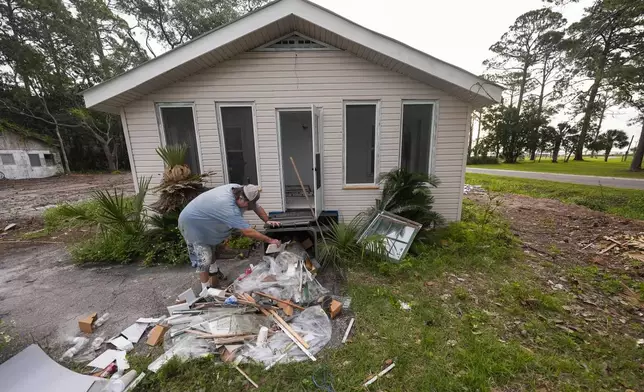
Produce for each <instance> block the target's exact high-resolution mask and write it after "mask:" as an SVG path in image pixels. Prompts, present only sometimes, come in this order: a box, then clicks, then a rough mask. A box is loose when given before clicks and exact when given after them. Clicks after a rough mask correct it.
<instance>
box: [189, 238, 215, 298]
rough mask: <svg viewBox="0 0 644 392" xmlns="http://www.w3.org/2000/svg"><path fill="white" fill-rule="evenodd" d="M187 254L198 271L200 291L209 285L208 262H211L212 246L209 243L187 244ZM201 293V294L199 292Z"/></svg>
mask: <svg viewBox="0 0 644 392" xmlns="http://www.w3.org/2000/svg"><path fill="white" fill-rule="evenodd" d="M188 254H189V256H190V262H191V263H192V266H193V267H195V268H197V272H199V281H200V283H201V292H202V293H203V292H204V291H205V290H207V289H208V288H209V287H210V283H209V281H210V274H209V272H210V264H211V262H212V248H211V247H210V245H202V244H188ZM200 295H201V294H200Z"/></svg>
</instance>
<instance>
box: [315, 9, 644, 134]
mask: <svg viewBox="0 0 644 392" xmlns="http://www.w3.org/2000/svg"><path fill="white" fill-rule="evenodd" d="M312 1H313V2H315V3H317V4H320V5H321V6H323V7H325V8H328V9H330V10H331V11H333V12H335V13H337V14H339V15H342V16H344V17H346V18H349V19H351V20H352V21H354V22H356V23H358V24H360V25H362V26H364V27H367V28H369V29H371V30H375V31H378V32H379V33H382V34H385V35H388V36H390V37H392V38H395V39H397V40H399V41H402V42H404V43H406V44H408V45H410V46H413V47H414V48H417V49H420V50H422V51H423V52H426V53H429V54H431V55H432V56H434V57H438V58H439V59H441V60H444V61H447V62H449V63H452V64H454V65H457V66H459V67H461V68H464V69H466V70H468V71H470V72H472V73H475V74H477V75H478V74H481V73H482V72H483V71H484V67H483V65H482V64H481V63H482V62H483V60H485V59H486V58H488V57H489V56H490V52H489V51H488V48H489V47H490V45H492V44H493V43H494V42H496V41H497V40H498V39H499V38H500V37H501V35H502V34H503V33H504V32H505V31H507V28H508V27H509V26H510V25H511V24H512V23H513V22H514V20H515V19H516V18H517V16H519V15H521V14H522V13H524V12H527V11H530V10H533V9H537V8H541V7H543V5H544V3H543V2H542V1H541V0H441V1H438V0H393V1H392V0H312ZM591 2H592V0H581V1H580V2H579V3H578V4H571V5H567V6H566V7H563V8H558V10H559V11H560V12H562V13H563V14H564V16H565V17H566V19H568V21H569V22H574V21H577V20H579V19H580V17H581V15H582V13H583V9H584V7H586V6H588V5H589V4H590V3H591ZM629 112H630V113H629ZM633 116H634V113H633V112H632V111H629V110H624V109H619V108H613V109H612V110H611V112H610V113H609V112H608V111H607V116H606V118H605V119H604V123H603V125H602V129H603V130H607V129H623V130H625V131H627V132H628V133H629V135H632V134H636V136H635V138H636V139H637V137H638V136H637V135H639V132H640V129H639V126H638V125H632V126H627V123H628V120H629V119H630V118H632V117H633ZM566 119H567V118H566V117H565V116H562V117H557V118H556V120H557V121H560V120H566Z"/></svg>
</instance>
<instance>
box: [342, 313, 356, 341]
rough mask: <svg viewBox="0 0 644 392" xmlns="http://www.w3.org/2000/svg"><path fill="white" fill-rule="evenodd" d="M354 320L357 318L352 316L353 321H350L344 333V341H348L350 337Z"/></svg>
mask: <svg viewBox="0 0 644 392" xmlns="http://www.w3.org/2000/svg"><path fill="white" fill-rule="evenodd" d="M354 321H356V319H355V318H351V321H349V326H348V327H347V331H346V332H345V333H344V337H343V338H342V343H346V342H347V339H348V338H349V333H350V332H351V328H353V322H354Z"/></svg>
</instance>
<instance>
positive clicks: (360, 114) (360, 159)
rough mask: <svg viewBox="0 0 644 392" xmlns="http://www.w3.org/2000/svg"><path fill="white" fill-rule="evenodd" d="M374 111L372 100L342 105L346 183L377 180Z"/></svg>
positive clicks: (375, 111)
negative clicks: (370, 101)
mask: <svg viewBox="0 0 644 392" xmlns="http://www.w3.org/2000/svg"><path fill="white" fill-rule="evenodd" d="M376 113H377V104H375V103H347V104H345V106H344V116H345V118H344V121H345V124H344V127H345V131H344V132H345V136H344V137H345V153H344V155H345V163H344V176H345V183H346V184H374V183H375V182H376V175H375V168H376V122H377V120H376Z"/></svg>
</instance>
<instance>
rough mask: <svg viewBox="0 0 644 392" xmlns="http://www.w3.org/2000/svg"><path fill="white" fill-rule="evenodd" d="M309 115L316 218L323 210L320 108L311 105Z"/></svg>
mask: <svg viewBox="0 0 644 392" xmlns="http://www.w3.org/2000/svg"><path fill="white" fill-rule="evenodd" d="M311 113H312V115H313V118H312V120H313V121H312V123H313V186H314V187H315V190H314V191H313V194H314V198H315V217H316V218H317V217H318V216H320V214H321V213H322V211H323V210H324V185H323V180H324V178H323V176H324V174H323V173H324V170H323V167H322V160H323V155H322V146H323V145H324V143H323V139H322V138H323V135H322V126H321V124H322V119H321V111H320V108H318V107H317V106H315V105H311Z"/></svg>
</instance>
